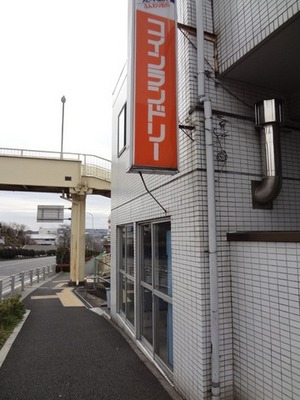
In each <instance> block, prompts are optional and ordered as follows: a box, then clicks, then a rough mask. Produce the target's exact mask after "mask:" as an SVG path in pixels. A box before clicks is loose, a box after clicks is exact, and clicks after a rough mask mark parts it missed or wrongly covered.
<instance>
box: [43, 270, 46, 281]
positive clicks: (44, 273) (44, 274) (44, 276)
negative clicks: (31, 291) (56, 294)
mask: <svg viewBox="0 0 300 400" xmlns="http://www.w3.org/2000/svg"><path fill="white" fill-rule="evenodd" d="M45 280H46V267H43V281H45Z"/></svg>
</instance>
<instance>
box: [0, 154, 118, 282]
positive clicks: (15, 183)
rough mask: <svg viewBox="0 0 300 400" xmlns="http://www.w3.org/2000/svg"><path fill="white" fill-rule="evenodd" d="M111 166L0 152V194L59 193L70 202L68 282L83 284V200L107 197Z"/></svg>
mask: <svg viewBox="0 0 300 400" xmlns="http://www.w3.org/2000/svg"><path fill="white" fill-rule="evenodd" d="M110 170H111V162H110V161H109V160H106V159H104V158H101V157H97V156H93V155H90V154H78V153H65V152H64V153H58V152H53V151H37V150H24V149H23V150H22V149H11V148H0V191H1V190H8V191H26V192H48V193H61V194H62V196H61V197H63V198H64V199H66V200H70V201H71V202H72V215H71V221H72V223H71V256H70V281H71V282H73V283H74V284H76V285H78V284H79V283H80V282H82V281H83V280H84V261H85V255H84V254H85V246H84V244H85V212H86V196H87V195H90V194H93V195H94V194H96V195H101V196H105V197H110V193H111V182H110Z"/></svg>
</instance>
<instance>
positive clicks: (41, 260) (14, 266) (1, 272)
mask: <svg viewBox="0 0 300 400" xmlns="http://www.w3.org/2000/svg"><path fill="white" fill-rule="evenodd" d="M55 262H56V261H55V256H52V257H36V258H26V259H15V260H0V278H4V277H7V276H11V275H15V274H18V273H19V272H23V271H29V270H30V269H34V268H39V267H46V266H47V265H52V264H55Z"/></svg>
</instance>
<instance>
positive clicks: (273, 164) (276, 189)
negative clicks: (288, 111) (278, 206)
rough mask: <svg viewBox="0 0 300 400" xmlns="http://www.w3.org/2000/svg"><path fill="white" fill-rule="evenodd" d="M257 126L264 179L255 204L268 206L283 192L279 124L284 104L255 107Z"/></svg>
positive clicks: (274, 102)
mask: <svg viewBox="0 0 300 400" xmlns="http://www.w3.org/2000/svg"><path fill="white" fill-rule="evenodd" d="M255 119H256V125H257V126H258V127H260V130H261V145H262V157H263V160H262V163H263V171H264V178H263V180H262V181H261V182H256V183H255V186H254V190H253V200H254V204H255V203H257V204H259V205H266V204H270V203H272V201H273V200H275V199H276V197H277V196H278V194H279V193H280V190H281V185H282V173H281V169H282V168H281V147H280V131H279V123H280V122H282V104H281V101H280V100H278V99H272V100H263V101H262V102H259V103H257V104H256V105H255Z"/></svg>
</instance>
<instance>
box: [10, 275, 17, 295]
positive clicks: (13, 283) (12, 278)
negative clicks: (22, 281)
mask: <svg viewBox="0 0 300 400" xmlns="http://www.w3.org/2000/svg"><path fill="white" fill-rule="evenodd" d="M10 278H11V281H10V291H11V294H12V295H13V294H14V292H15V282H16V277H15V275H12V276H11V277H10Z"/></svg>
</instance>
